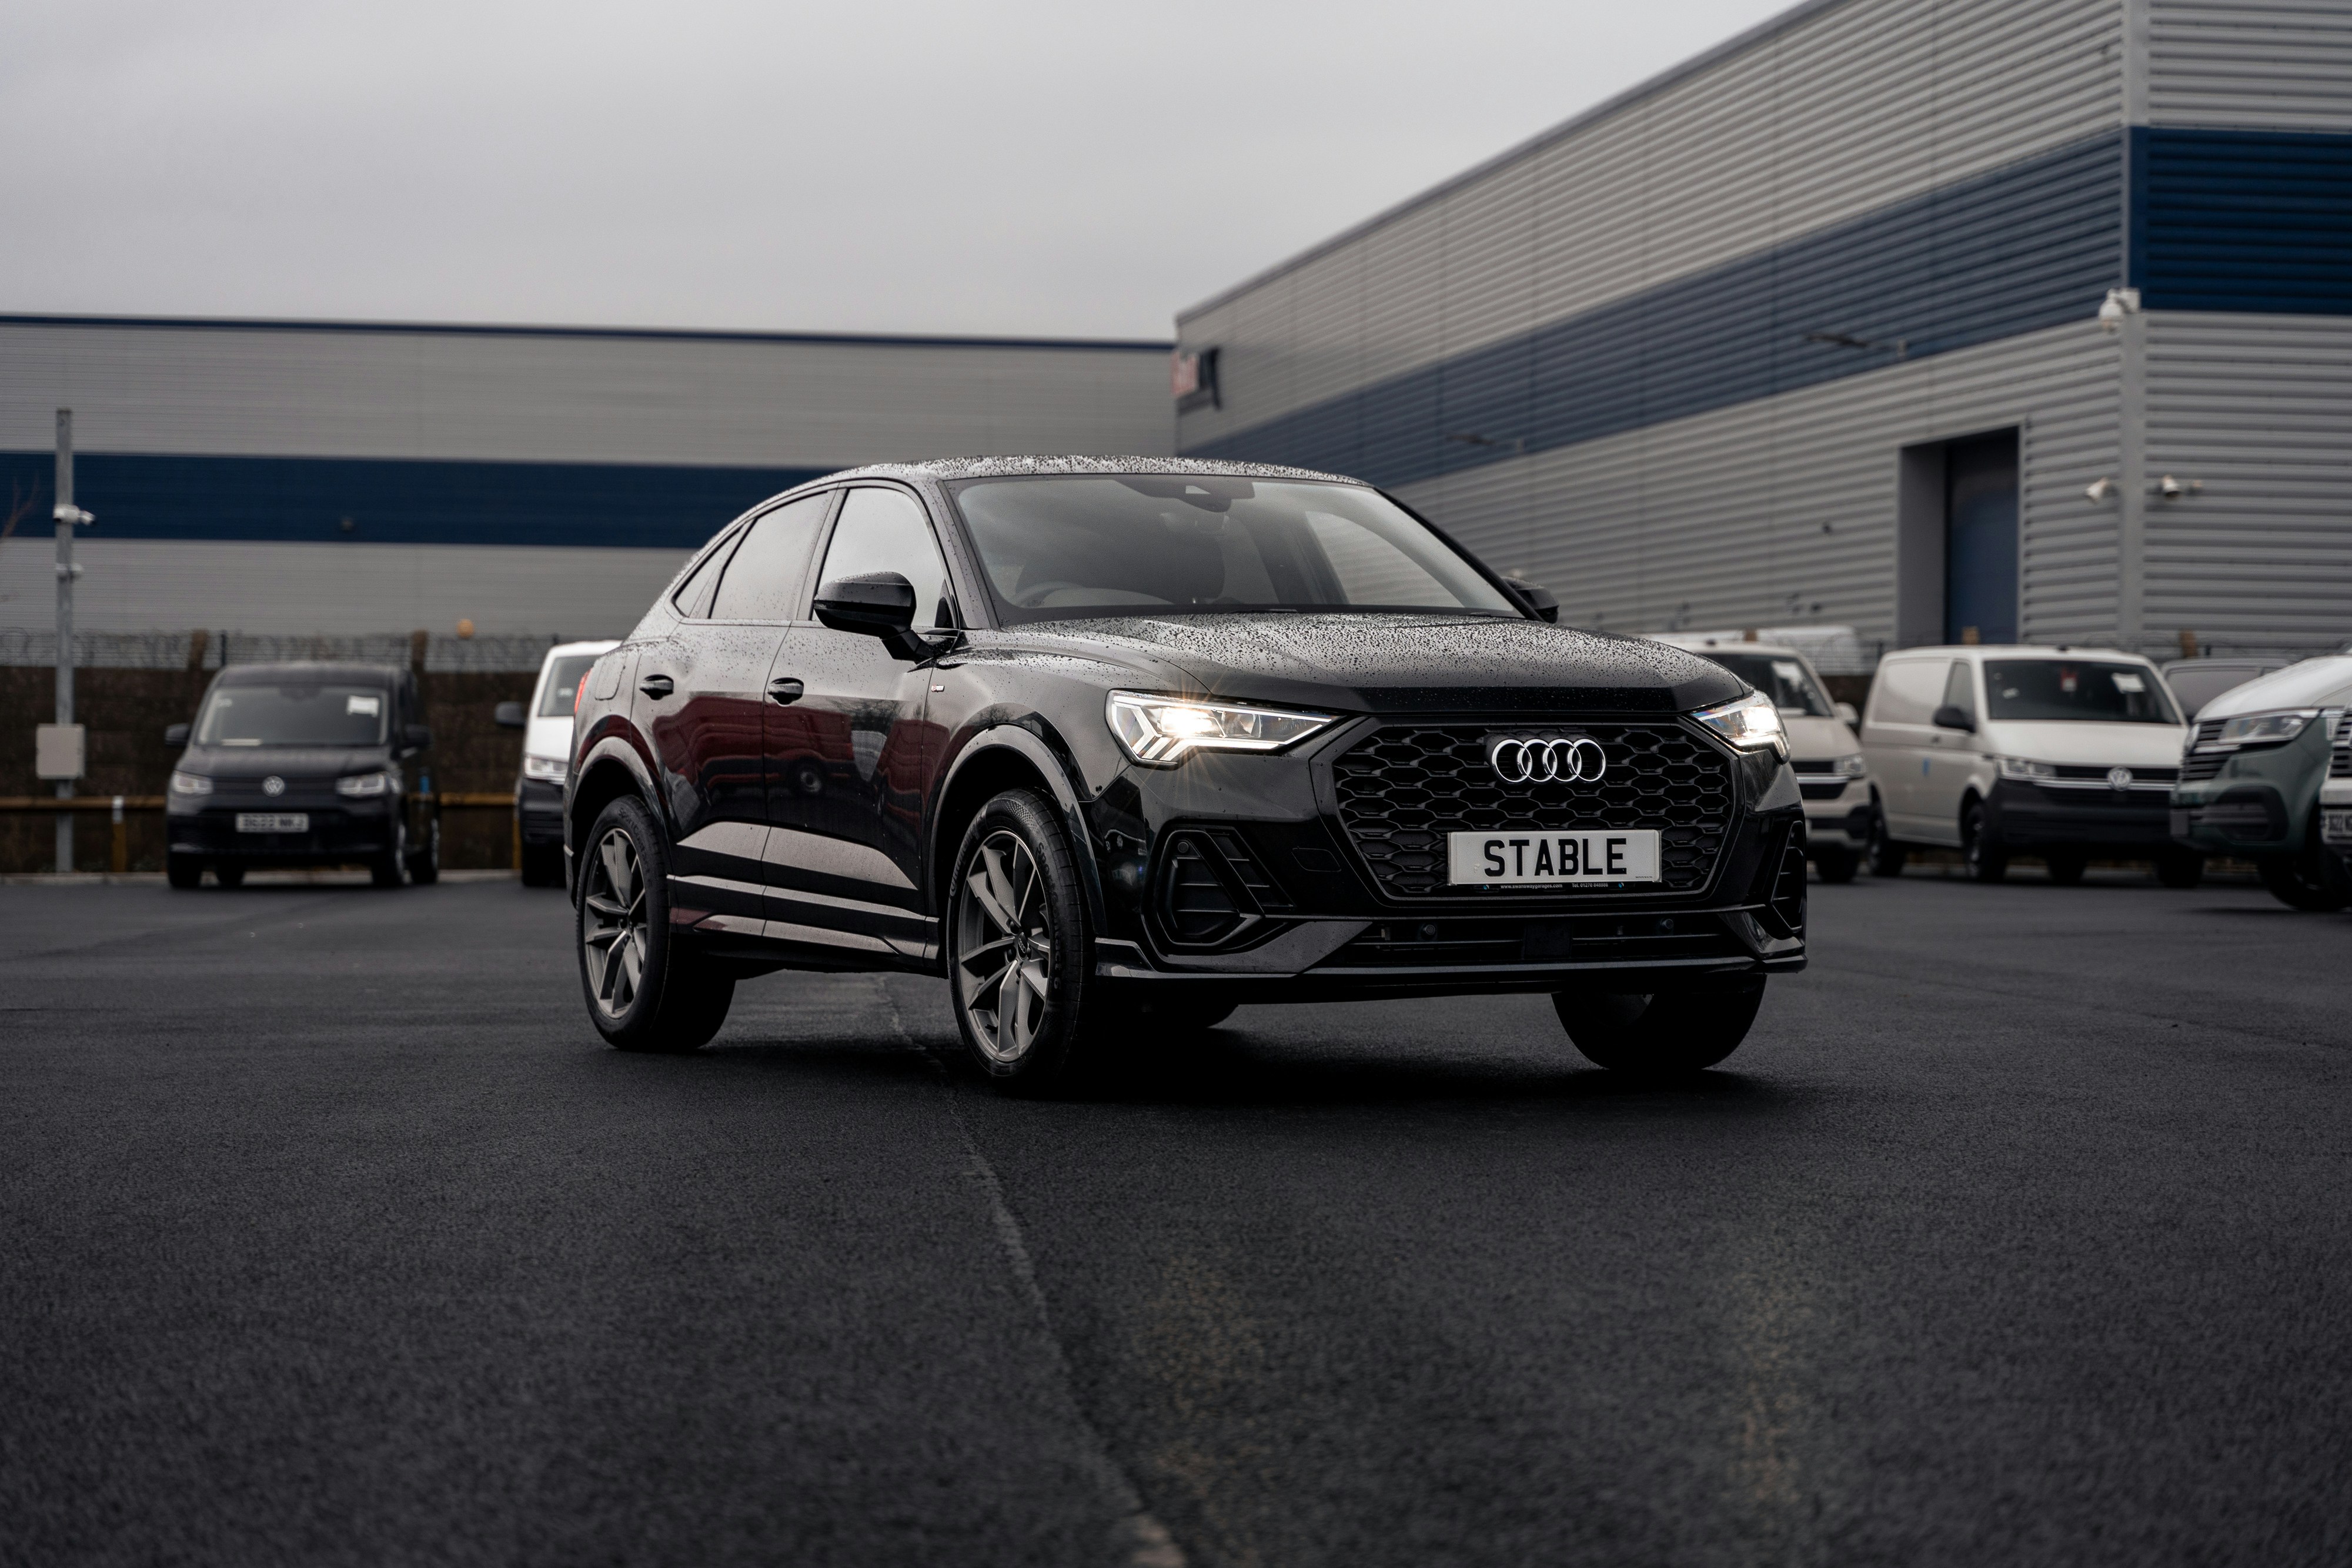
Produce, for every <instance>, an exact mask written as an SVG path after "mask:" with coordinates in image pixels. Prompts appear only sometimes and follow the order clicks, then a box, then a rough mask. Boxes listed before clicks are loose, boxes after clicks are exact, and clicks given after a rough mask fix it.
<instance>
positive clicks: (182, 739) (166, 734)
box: [163, 724, 189, 751]
mask: <svg viewBox="0 0 2352 1568" xmlns="http://www.w3.org/2000/svg"><path fill="white" fill-rule="evenodd" d="M188 734H189V731H188V727H187V726H186V725H184V724H167V725H165V726H164V727H163V744H164V745H166V746H168V747H171V748H172V749H173V750H174V751H177V750H179V749H180V748H182V747H184V746H186V745H187V744H188Z"/></svg>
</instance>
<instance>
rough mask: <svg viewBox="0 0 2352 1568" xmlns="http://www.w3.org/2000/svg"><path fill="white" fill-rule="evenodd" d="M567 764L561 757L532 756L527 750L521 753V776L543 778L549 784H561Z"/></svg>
mask: <svg viewBox="0 0 2352 1568" xmlns="http://www.w3.org/2000/svg"><path fill="white" fill-rule="evenodd" d="M568 766H569V764H567V763H566V762H565V761H564V759H563V758H561V757H534V756H532V755H531V754H530V752H528V751H526V752H524V753H523V754H522V776H523V777H524V778H526V779H545V780H547V782H549V783H550V784H561V783H562V782H563V774H564V770H565V768H567V767H568Z"/></svg>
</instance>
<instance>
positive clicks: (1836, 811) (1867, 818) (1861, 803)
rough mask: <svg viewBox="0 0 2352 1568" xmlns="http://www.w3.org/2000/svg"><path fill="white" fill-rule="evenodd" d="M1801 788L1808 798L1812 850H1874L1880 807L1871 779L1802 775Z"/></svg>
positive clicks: (1807, 831) (1807, 830) (1807, 827)
mask: <svg viewBox="0 0 2352 1568" xmlns="http://www.w3.org/2000/svg"><path fill="white" fill-rule="evenodd" d="M1797 784H1798V788H1799V789H1801V791H1802V792H1803V794H1804V800H1805V837H1806V840H1807V841H1808V842H1809V845H1810V847H1811V848H1812V849H1815V850H1851V851H1853V852H1861V851H1863V850H1865V849H1867V848H1869V847H1870V841H1871V840H1872V838H1874V836H1875V835H1876V830H1877V825H1878V806H1877V803H1876V802H1875V801H1874V800H1873V799H1872V798H1871V793H1870V779H1869V778H1868V777H1867V776H1864V777H1863V778H1859V779H1830V778H1823V777H1822V776H1820V775H1818V774H1815V775H1807V774H1799V775H1798V776H1797ZM1833 785H1834V786H1836V787H1835V788H1832V786H1833Z"/></svg>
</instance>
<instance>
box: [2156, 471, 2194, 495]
mask: <svg viewBox="0 0 2352 1568" xmlns="http://www.w3.org/2000/svg"><path fill="white" fill-rule="evenodd" d="M2156 493H2157V494H2158V495H2159V496H2161V497H2164V498H2165V499H2166V500H2168V501H2177V500H2179V498H2180V497H2183V496H2185V495H2187V494H2188V493H2189V486H2186V485H2183V484H2182V483H2181V482H2180V481H2179V480H2178V479H2176V478H2174V477H2173V476H2171V475H2169V474H2167V475H2166V476H2164V477H2163V478H2161V479H2159V480H2158V481H2157V482H2156Z"/></svg>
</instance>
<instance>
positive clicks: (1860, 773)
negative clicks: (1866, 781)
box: [1836, 751, 1870, 779]
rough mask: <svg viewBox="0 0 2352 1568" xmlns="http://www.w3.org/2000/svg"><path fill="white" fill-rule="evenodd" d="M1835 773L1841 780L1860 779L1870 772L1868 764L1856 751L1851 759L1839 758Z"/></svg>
mask: <svg viewBox="0 0 2352 1568" xmlns="http://www.w3.org/2000/svg"><path fill="white" fill-rule="evenodd" d="M1836 771H1837V775H1838V777H1839V778H1841V779H1860V778H1862V777H1864V775H1865V774H1867V773H1868V772H1869V771H1870V764H1869V763H1868V762H1866V761H1864V759H1863V755H1862V753H1861V752H1859V751H1857V752H1855V753H1854V754H1853V756H1851V757H1841V758H1838V759H1837V769H1836Z"/></svg>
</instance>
